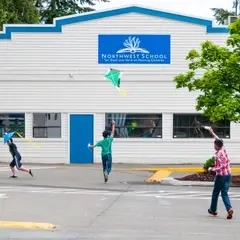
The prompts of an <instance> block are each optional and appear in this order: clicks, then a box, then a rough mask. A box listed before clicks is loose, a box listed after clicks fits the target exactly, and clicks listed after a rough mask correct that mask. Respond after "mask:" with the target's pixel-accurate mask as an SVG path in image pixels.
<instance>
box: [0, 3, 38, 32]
mask: <svg viewBox="0 0 240 240" xmlns="http://www.w3.org/2000/svg"><path fill="white" fill-rule="evenodd" d="M38 22H39V13H38V10H37V8H36V6H35V0H0V29H1V30H2V29H3V24H15V23H38Z"/></svg>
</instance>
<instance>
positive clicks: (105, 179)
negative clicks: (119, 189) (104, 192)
mask: <svg viewBox="0 0 240 240" xmlns="http://www.w3.org/2000/svg"><path fill="white" fill-rule="evenodd" d="M104 181H105V183H107V182H108V174H107V172H104Z"/></svg>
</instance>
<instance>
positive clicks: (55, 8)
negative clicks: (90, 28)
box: [36, 0, 109, 23]
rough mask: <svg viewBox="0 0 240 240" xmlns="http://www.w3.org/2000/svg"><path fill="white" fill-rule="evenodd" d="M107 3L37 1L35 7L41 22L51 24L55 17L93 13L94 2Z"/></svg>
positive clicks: (101, 0)
mask: <svg viewBox="0 0 240 240" xmlns="http://www.w3.org/2000/svg"><path fill="white" fill-rule="evenodd" d="M96 1H98V2H109V0H37V2H36V7H37V8H38V9H39V12H40V15H41V19H40V21H41V22H44V23H53V19H54V18H56V17H61V16H67V15H72V14H78V13H83V12H89V11H93V10H94V9H93V8H92V7H93V6H95V2H96Z"/></svg>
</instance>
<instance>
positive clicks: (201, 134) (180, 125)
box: [173, 114, 230, 138]
mask: <svg viewBox="0 0 240 240" xmlns="http://www.w3.org/2000/svg"><path fill="white" fill-rule="evenodd" d="M202 125H203V126H204V125H206V126H211V127H212V128H213V130H214V132H215V133H216V134H217V135H218V136H219V137H220V138H230V121H228V120H222V121H218V122H215V123H212V122H211V121H210V120H209V119H208V118H206V117H205V116H203V115H200V114H174V115H173V137H174V138H212V136H211V135H210V133H209V131H208V130H205V129H204V128H203V127H202Z"/></svg>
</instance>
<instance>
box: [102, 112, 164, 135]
mask: <svg viewBox="0 0 240 240" xmlns="http://www.w3.org/2000/svg"><path fill="white" fill-rule="evenodd" d="M105 117H106V118H105V128H106V130H108V131H111V122H112V120H114V121H115V122H116V130H115V137H116V138H162V114H139V113H107V114H106V116H105Z"/></svg>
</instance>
